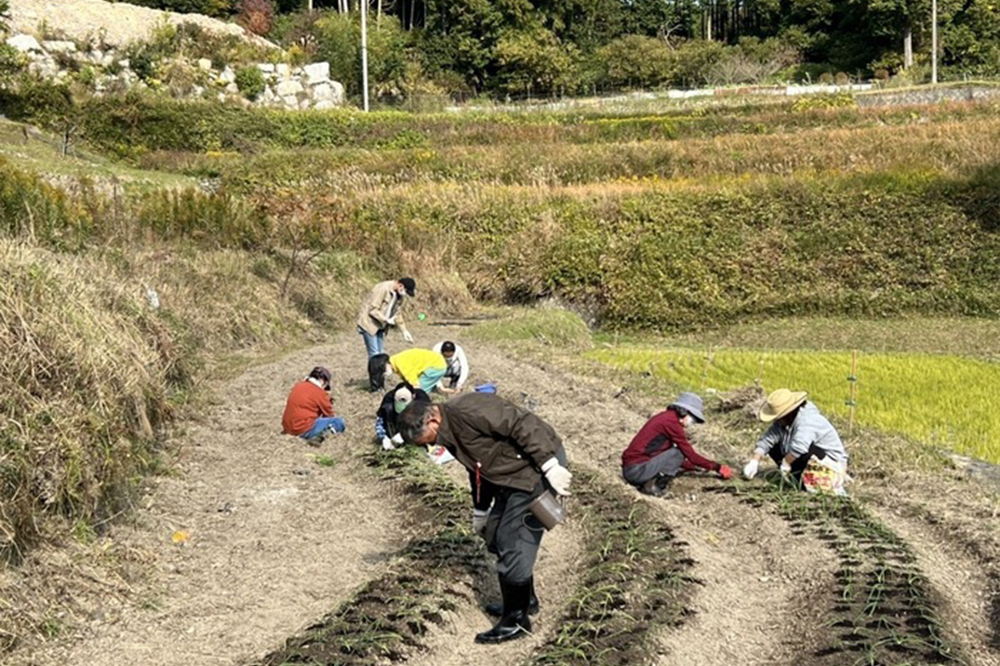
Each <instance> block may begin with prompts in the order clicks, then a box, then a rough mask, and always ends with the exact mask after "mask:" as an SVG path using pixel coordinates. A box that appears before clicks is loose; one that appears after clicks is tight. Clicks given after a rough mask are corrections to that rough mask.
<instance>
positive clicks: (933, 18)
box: [931, 0, 938, 84]
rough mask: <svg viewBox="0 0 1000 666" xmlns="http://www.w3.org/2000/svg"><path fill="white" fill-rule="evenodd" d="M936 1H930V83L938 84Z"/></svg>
mask: <svg viewBox="0 0 1000 666" xmlns="http://www.w3.org/2000/svg"><path fill="white" fill-rule="evenodd" d="M937 21H938V19H937V0H931V83H932V84H934V83H937V82H938V76H937V60H938V38H937Z"/></svg>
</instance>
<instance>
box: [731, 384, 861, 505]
mask: <svg viewBox="0 0 1000 666" xmlns="http://www.w3.org/2000/svg"><path fill="white" fill-rule="evenodd" d="M807 396H808V394H807V393H806V392H805V391H789V390H788V389H784V388H783V389H778V390H777V391H774V392H773V393H771V395H769V396H767V401H766V402H765V403H764V405H763V406H762V407H761V408H760V411H759V412H758V413H757V416H758V418H760V420H761V421H763V422H764V423H770V424H771V427H769V428H768V429H767V430H766V431H765V432H764V434H763V435H762V436H761V438H760V440H758V442H757V445H756V446H755V447H754V452H753V458H752V459H751V460H750V462H748V463H747V464H746V466H745V467H744V468H743V476H745V477H746V478H748V479H752V478H753V477H754V476H756V475H757V471H758V469H759V467H760V461H761V458H763V457H764V456H765V455H767V456H770V458H771V459H772V460H773V461H774V463H775V464H776V465H778V468H779V469H780V470H781V473H782V475H783V476H787V477H789V478H791V479H792V480H794V481H795V484H796V485H798V486H802V485H803V473H804V472H805V471H806V467H807V466H808V465H809V463H810V461H816V462H817V463H818V464H819V465H820V466H821V467H823V468H825V469H826V470H830V471H832V472H833V473H834V477H833V479H832V487H831V490H833V491H834V492H837V493H838V494H843V482H844V480H845V479H846V477H847V451H846V450H845V449H844V444H843V442H841V441H840V435H838V434H837V430H836V428H834V427H833V425H832V424H831V423H830V422H829V421H828V420H827V419H826V417H824V416H823V415H822V414H820V411H819V409H817V408H816V405H814V404H813V403H811V402H809V401H808V400H807V399H806V398H807ZM810 485H811V484H809V483H807V484H806V488H807V489H811V488H810Z"/></svg>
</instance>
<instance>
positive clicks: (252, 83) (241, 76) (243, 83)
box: [236, 65, 267, 101]
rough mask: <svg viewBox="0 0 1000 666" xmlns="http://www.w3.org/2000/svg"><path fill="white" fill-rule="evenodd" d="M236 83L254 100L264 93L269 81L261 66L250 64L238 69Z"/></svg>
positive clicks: (242, 91) (245, 95) (248, 97)
mask: <svg viewBox="0 0 1000 666" xmlns="http://www.w3.org/2000/svg"><path fill="white" fill-rule="evenodd" d="M236 85H237V87H239V89H240V92H241V93H242V94H243V96H244V97H246V98H247V99H248V100H250V101H253V100H255V99H257V98H258V97H260V96H261V95H262V94H263V93H264V89H265V88H266V87H267V82H266V81H265V80H264V73H263V72H261V71H260V68H259V67H256V66H254V65H250V66H249V67H241V68H240V69H238V70H236Z"/></svg>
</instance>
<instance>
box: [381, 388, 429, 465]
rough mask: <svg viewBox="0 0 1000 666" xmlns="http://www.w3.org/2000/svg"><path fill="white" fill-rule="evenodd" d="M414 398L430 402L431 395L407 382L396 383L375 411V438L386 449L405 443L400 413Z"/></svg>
mask: <svg viewBox="0 0 1000 666" xmlns="http://www.w3.org/2000/svg"><path fill="white" fill-rule="evenodd" d="M414 400H426V401H427V402H430V401H431V397H430V396H429V395H427V394H426V393H424V392H423V391H421V390H420V389H414V388H413V387H411V386H410V385H409V384H407V383H406V382H400V383H399V384H396V387H395V388H393V389H390V390H389V391H388V392H387V393H386V394H385V395H384V396H383V397H382V404H381V405H379V408H378V412H376V413H375V439H377V440H378V441H380V442H381V443H382V448H383V449H385V450H386V451H391V450H392V449H394V448H396V447H397V446H398V445H400V444H402V443H403V435H402V434H400V432H399V414H400V413H402V411H403V410H404V409H406V407H407V405H409V404H410V403H411V402H413V401H414Z"/></svg>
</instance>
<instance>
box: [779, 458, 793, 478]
mask: <svg viewBox="0 0 1000 666" xmlns="http://www.w3.org/2000/svg"><path fill="white" fill-rule="evenodd" d="M791 473H792V466H791V464H790V463H789V462H788V461H787V460H782V461H781V476H788V475H789V474H791Z"/></svg>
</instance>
